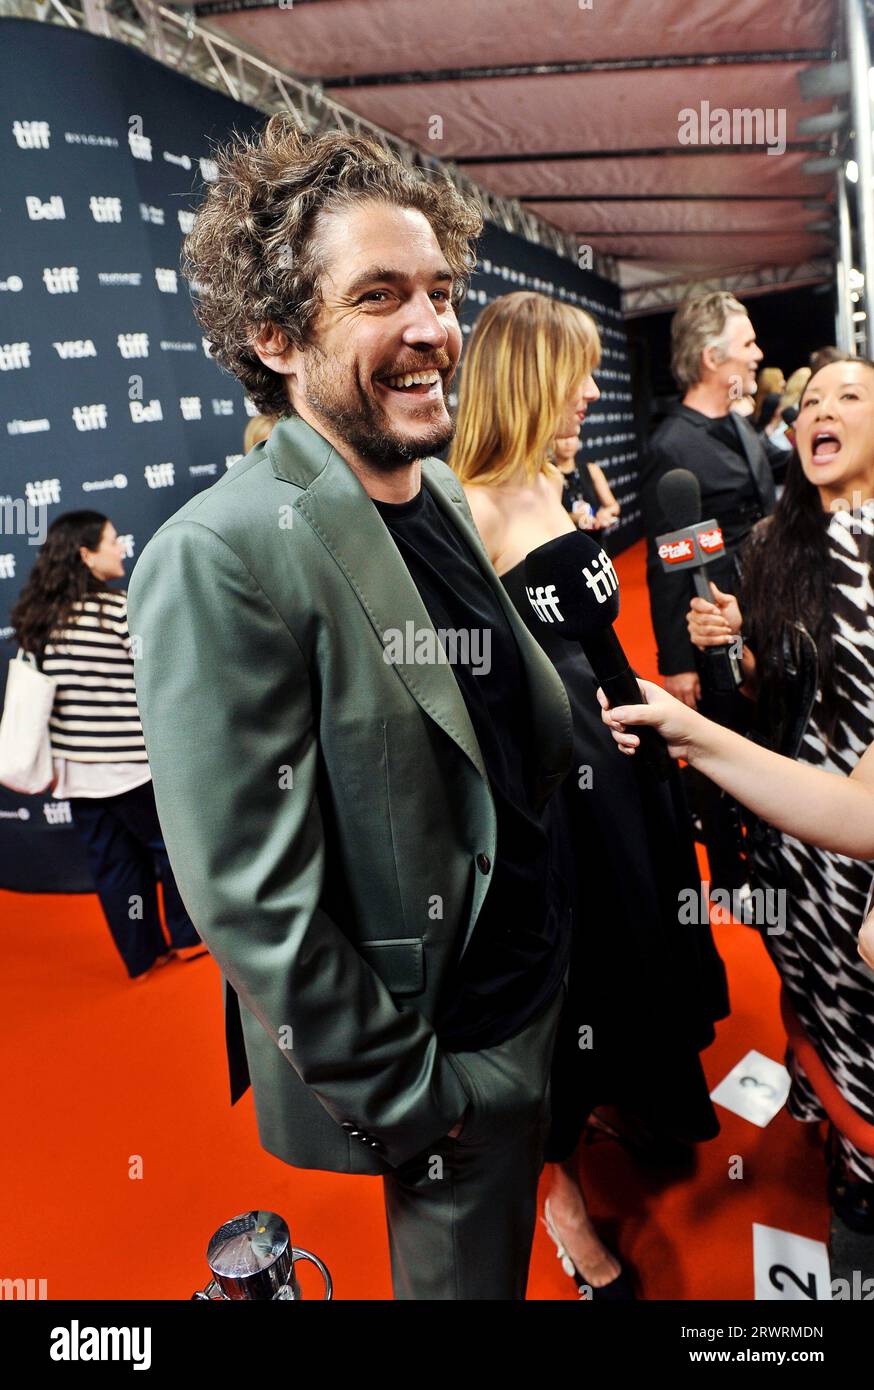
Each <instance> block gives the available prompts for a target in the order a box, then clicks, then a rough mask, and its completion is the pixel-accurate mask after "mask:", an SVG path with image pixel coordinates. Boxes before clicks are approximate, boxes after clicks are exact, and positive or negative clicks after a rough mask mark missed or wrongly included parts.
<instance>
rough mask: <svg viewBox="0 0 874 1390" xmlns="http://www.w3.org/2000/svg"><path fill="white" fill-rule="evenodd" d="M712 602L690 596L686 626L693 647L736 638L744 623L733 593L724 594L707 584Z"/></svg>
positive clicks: (720, 644)
mask: <svg viewBox="0 0 874 1390" xmlns="http://www.w3.org/2000/svg"><path fill="white" fill-rule="evenodd" d="M710 592H711V593H712V595H713V601H712V602H710V601H709V600H708V599H705V598H698V597H696V598H693V599H692V601H691V604H690V606H689V611H688V613H687V614H686V626H687V627H688V629H689V637H690V638H691V640H692V644H693V646H696V647H699V648H701V649H703V648H705V647H720V646H723V645H724V644H725V643H726V642H730V641H731V640H732V638H734V637H737V636H738V634H739V633H740V631H741V628H742V626H743V618H742V617H741V611H740V605H739V604H738V601H737V599H736V598H735V596H734V594H724V593H723V592H722V590H721V589H717V587H716V585H715V584H714V583H713V582H712V580H711V583H710Z"/></svg>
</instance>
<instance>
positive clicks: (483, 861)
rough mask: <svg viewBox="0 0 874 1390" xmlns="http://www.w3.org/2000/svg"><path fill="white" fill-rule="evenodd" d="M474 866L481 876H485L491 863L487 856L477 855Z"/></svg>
mask: <svg viewBox="0 0 874 1390" xmlns="http://www.w3.org/2000/svg"><path fill="white" fill-rule="evenodd" d="M476 866H477V868H478V869H479V871H480V873H481V874H487V873H488V871H489V869H490V868H491V867H492V861H491V859H490V858H489V856H488V855H487V854H478V855H477V857H476Z"/></svg>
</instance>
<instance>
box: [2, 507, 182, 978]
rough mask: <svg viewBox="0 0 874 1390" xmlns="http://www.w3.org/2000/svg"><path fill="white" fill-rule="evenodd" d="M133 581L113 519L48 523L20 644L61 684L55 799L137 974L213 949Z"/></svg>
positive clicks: (18, 620)
mask: <svg viewBox="0 0 874 1390" xmlns="http://www.w3.org/2000/svg"><path fill="white" fill-rule="evenodd" d="M123 576H124V554H123V548H122V545H121V543H120V542H119V539H118V535H117V533H116V530H115V527H114V526H113V524H112V522H111V521H109V519H108V518H107V517H105V516H103V515H102V514H101V513H100V512H93V511H76V512H66V513H65V514H64V515H63V516H59V517H56V518H55V520H54V521H53V522H52V524H51V526H50V527H49V529H48V532H47V535H46V541H45V544H44V545H43V547H42V549H41V551H40V553H39V556H38V557H37V560H36V563H35V565H34V567H33V570H32V571H31V573H30V576H29V577H28V580H27V582H26V584H25V586H24V588H23V590H22V592H21V595H20V596H19V599H18V602H17V603H16V605H15V607H14V609H13V610H12V615H11V623H12V627H13V630H14V632H15V635H16V637H17V639H18V642H19V644H20V645H21V646H22V647H23V648H24V650H25V651H30V652H33V653H34V654H35V655H36V658H37V662H38V664H39V666H40V669H41V670H42V671H44V672H45V674H46V675H47V676H51V677H52V679H53V680H54V682H55V699H54V704H53V707H52V713H51V717H50V720H49V733H50V737H51V745H52V767H53V772H54V777H53V781H52V795H53V796H54V797H57V798H61V799H63V800H65V801H69V803H70V813H71V815H72V818H73V823H74V825H75V827H76V830H77V831H78V833H79V835H80V836H81V838H82V840H83V842H84V845H85V849H86V852H87V855H88V862H89V864H90V867H91V872H92V875H93V877H94V883H95V887H96V889H97V894H98V897H99V898H100V902H101V905H102V907H103V911H104V913H105V914H106V920H107V922H108V924H109V929H110V932H111V933H112V937H113V940H114V942H115V944H116V946H117V948H118V950H119V952H120V954H121V957H122V959H123V961H124V963H125V966H126V967H127V972H128V975H129V976H130V978H131V979H134V980H143V979H145V978H146V976H147V975H148V974H149V973H150V972H151V970H152V969H153V967H154V966H156V965H159V964H164V963H166V962H167V961H168V960H170V959H171V957H172V956H173V955H177V956H180V957H181V958H182V959H183V960H185V959H193V958H195V957H196V956H198V955H203V954H205V950H206V948H205V947H204V946H203V944H202V942H201V941H200V937H199V936H198V934H197V931H196V930H195V928H194V925H193V924H192V922H191V919H190V917H189V916H188V913H187V912H186V910H185V907H184V905H183V902H182V899H181V898H180V896H179V890H178V889H177V887H176V881H175V879H174V877H173V871H172V869H171V868H170V861H169V859H168V858H167V851H166V848H165V846H164V840H163V837H162V835H161V827H160V825H159V823H158V814H157V811H156V809H155V798H154V793H153V790H152V782H151V773H150V771H149V764H148V758H147V754H146V746H145V743H144V741H143V731H142V727H141V725H140V719H139V714H138V712H137V704H136V693H135V690H134V668H133V656H132V652H131V638H130V634H129V633H128V628H127V594H126V592H125V591H124V590H123V589H111V588H109V587H108V582H109V581H110V580H112V579H121V578H123ZM156 870H157V872H156ZM157 877H160V880H161V883H162V886H163V896H164V913H165V917H166V920H167V928H168V931H169V935H170V946H169V948H168V946H167V943H166V941H165V938H164V933H163V930H162V927H161V921H160V917H159V913H158V897H157Z"/></svg>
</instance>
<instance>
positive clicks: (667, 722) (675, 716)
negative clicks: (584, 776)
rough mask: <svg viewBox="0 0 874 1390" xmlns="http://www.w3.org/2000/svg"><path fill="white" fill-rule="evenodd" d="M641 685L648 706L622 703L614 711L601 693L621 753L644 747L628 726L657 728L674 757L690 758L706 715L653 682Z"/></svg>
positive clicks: (600, 700)
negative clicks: (629, 730) (696, 735)
mask: <svg viewBox="0 0 874 1390" xmlns="http://www.w3.org/2000/svg"><path fill="white" fill-rule="evenodd" d="M638 685H639V687H640V698H641V700H642V701H643V702H644V703H640V702H638V703H636V704H629V705H626V704H622V705H617V706H616V707H615V708H614V709H611V707H610V706H609V704H608V703H607V698H606V696H605V695H604V692H603V690H599V691H598V703H599V705H600V706H601V718H602V720H603V721H604V723H605V724H606V725H607V728H608V729H609V730H610V732H611V734H612V735H613V739H614V741H615V743H616V746H617V747H618V749H619V751H620V752H621V753H627V754H634V753H636V752H637V750H638V748H639V747H640V737H639V735H638V734H637V733H629V732H628V730H627V728H626V726H627V725H628V724H633V725H635V726H636V727H637V726H642V727H643V728H644V729H655V730H656V731H657V732H658V733H659V734H660V735H661V737H662V738H663V739H664V741H665V744H666V745H667V749H668V753H669V754H670V756H671V757H672V758H675V759H676V758H686V759H689V758H690V756H691V755H692V753H693V750H694V746H695V734H696V732H697V731H699V730H700V729H702V728H703V727H704V726H705V724H706V721H705V719H704V716H703V715H701V714H699V713H698V711H697V710H694V709H691V708H690V706H689V705H687V704H684V703H683V701H682V700H677V699H675V698H674V696H673V695H669V694H668V692H667V690H663V689H662V687H661V686H660V685H654V684H653V682H652V681H643V680H639V681H638Z"/></svg>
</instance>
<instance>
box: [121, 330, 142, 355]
mask: <svg viewBox="0 0 874 1390" xmlns="http://www.w3.org/2000/svg"><path fill="white" fill-rule="evenodd" d="M115 341H116V342H117V343H118V350H119V352H120V353H121V355H122V357H148V355H149V335H148V333H119V335H118V337H117V338H116V340H115Z"/></svg>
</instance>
